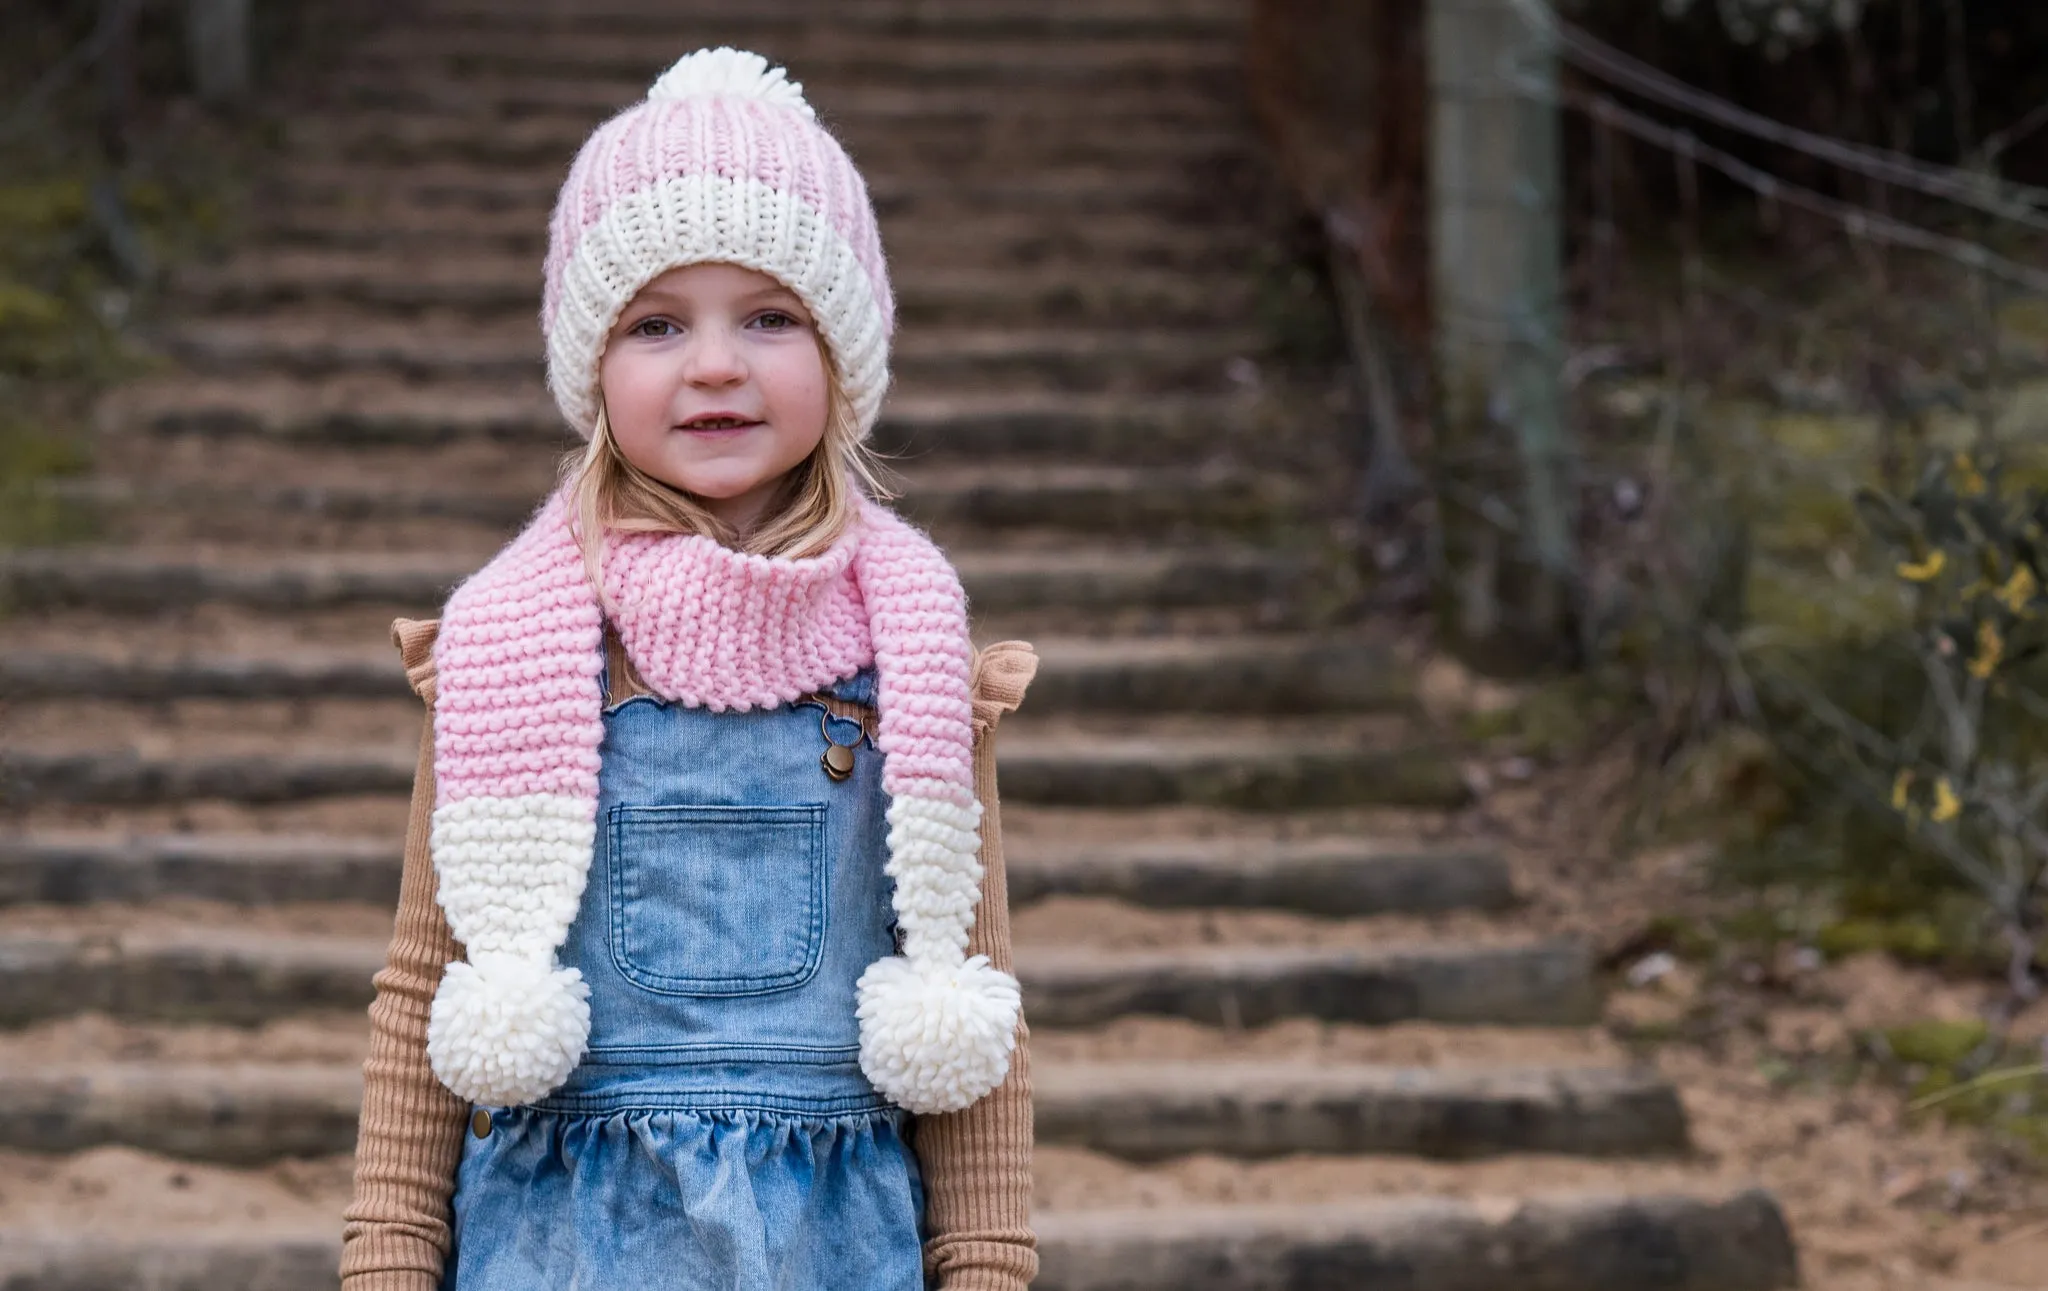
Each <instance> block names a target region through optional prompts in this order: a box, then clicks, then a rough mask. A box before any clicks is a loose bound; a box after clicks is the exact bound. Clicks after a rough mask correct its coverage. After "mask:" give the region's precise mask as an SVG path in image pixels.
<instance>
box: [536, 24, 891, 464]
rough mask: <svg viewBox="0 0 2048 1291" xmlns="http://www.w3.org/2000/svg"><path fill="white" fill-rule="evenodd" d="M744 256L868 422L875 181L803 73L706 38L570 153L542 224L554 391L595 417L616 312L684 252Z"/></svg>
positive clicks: (882, 307)
mask: <svg viewBox="0 0 2048 1291" xmlns="http://www.w3.org/2000/svg"><path fill="white" fill-rule="evenodd" d="M711 261H717V262H723V263H727V264H736V265H741V266H744V267H746V268H748V269H755V270H759V271H760V272H762V273H765V274H768V275H769V276H771V277H773V278H775V279H777V280H779V281H780V282H782V283H783V284H784V285H786V286H787V287H789V289H790V290H791V291H793V292H795V293H796V295H797V297H798V299H800V300H802V301H803V302H804V306H805V308H807V309H809V310H810V312H811V314H812V316H813V318H815V319H816V320H817V323H818V328H819V330H820V332H821V333H822V334H823V335H824V338H825V344H826V347H827V348H828V349H829V350H830V351H831V352H832V360H833V366H834V367H835V368H836V369H837V372H838V377H839V382H840V384H841V386H842V387H843V388H844V389H845V391H846V394H847V396H848V397H849V399H850V400H851V401H852V403H853V407H854V410H855V412H856V414H857V417H858V423H859V427H860V432H861V434H863V435H865V434H867V432H868V431H869V430H871V429H872V428H873V427H874V424H875V417H876V415H877V414H878V413H879V412H880V411H881V406H882V395H883V392H884V391H886V390H887V389H888V385H889V336H890V333H891V332H892V331H894V330H895V321H896V305H895V301H894V299H893V298H892V297H891V295H890V293H889V274H888V268H887V266H886V265H885V264H884V263H883V259H882V239H881V235H880V232H879V230H877V228H876V226H875V211H874V206H873V205H872V204H871V203H870V202H869V200H868V191H867V185H866V184H864V183H863V182H862V181H861V177H860V172H859V171H857V170H855V169H854V167H853V161H852V159H850V158H849V157H848V156H847V155H846V150H845V149H844V148H842V147H840V146H839V141H838V140H836V139H834V138H833V137H832V135H831V134H830V133H829V132H828V131H827V130H826V129H825V128H824V127H823V126H821V125H819V124H818V121H817V115H816V114H815V113H814V112H812V111H811V105H810V104H808V103H806V102H805V101H804V96H803V87H802V86H800V85H797V84H796V83H794V82H792V81H790V80H789V79H788V78H787V77H786V76H784V74H783V71H782V69H781V68H779V67H774V68H771V67H770V66H769V65H768V62H767V60H766V59H764V58H762V57H761V56H760V55H759V54H751V53H747V52H745V51H743V50H737V49H723V48H721V49H700V50H698V51H697V52H696V53H694V54H688V55H685V56H684V57H683V58H682V59H681V60H679V61H678V62H677V63H676V65H675V66H674V67H671V68H670V69H669V70H668V71H667V72H665V73H663V74H662V76H661V78H660V79H659V80H657V81H655V83H654V86H653V88H651V89H650V90H648V92H647V98H646V99H645V100H644V101H643V102H640V103H636V104H634V105H633V106H632V107H630V108H627V109H626V110H625V111H623V112H621V113H619V114H618V115H617V116H615V117H613V118H612V119H611V120H609V121H607V122H605V123H604V124H603V125H601V126H599V127H598V128H597V129H596V131H594V132H593V133H592V134H591V136H590V138H589V139H588V140H586V141H585V142H584V144H583V149H582V151H580V152H579V153H577V154H576V161H575V164H574V165H572V166H571V167H570V168H569V178H568V180H567V181H566V182H564V183H563V185H562V192H561V196H560V197H559V198H558V199H557V200H556V202H555V214H554V218H553V220H552V221H550V223H549V225H548V256H547V265H546V287H545V290H544V293H543V295H542V298H541V319H540V324H541V332H542V334H543V335H544V336H545V337H546V338H547V346H548V390H549V392H550V393H552V394H553V395H554V396H555V403H556V405H557V406H559V407H560V408H561V410H562V415H563V416H564V417H566V418H568V420H569V424H570V425H571V426H572V427H574V428H575V430H576V433H578V434H579V435H582V436H584V437H585V438H589V436H590V433H591V430H592V429H593V428H594V427H595V426H596V424H597V410H598V403H599V394H598V381H597V365H598V360H599V358H600V357H602V355H603V353H604V344H605V337H606V335H607V334H608V333H609V332H610V331H611V328H612V325H613V324H614V323H616V322H617V321H618V317H619V312H620V311H621V310H623V309H624V308H625V307H626V305H627V303H628V302H629V301H631V300H632V299H633V297H634V296H635V295H636V294H637V293H638V292H639V291H640V289H641V288H642V287H644V286H646V285H647V284H648V283H649V282H650V281H652V280H653V279H655V278H657V277H659V276H660V275H661V274H663V273H666V272H668V271H669V270H670V269H674V268H678V267H680V266H682V265H688V264H700V263H705V262H711Z"/></svg>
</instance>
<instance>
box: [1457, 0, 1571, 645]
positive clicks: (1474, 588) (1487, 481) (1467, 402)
mask: <svg viewBox="0 0 2048 1291" xmlns="http://www.w3.org/2000/svg"><path fill="white" fill-rule="evenodd" d="M1427 44H1428V63H1429V78H1430V100H1431V104H1430V143H1429V147H1430V244H1431V245H1430V271H1431V296H1432V306H1433V314H1434V326H1435V340H1434V345H1433V349H1434V360H1435V377H1436V401H1437V406H1436V473H1437V477H1436V485H1437V498H1438V512H1437V514H1438V536H1439V540H1440V542H1441V548H1440V551H1439V553H1438V555H1439V558H1440V559H1439V563H1438V571H1437V572H1438V588H1439V599H1438V612H1439V620H1440V624H1441V626H1442V628H1443V629H1444V631H1445V636H1446V639H1447V643H1448V644H1449V645H1450V646H1451V647H1452V648H1453V649H1454V650H1455V651H1457V652H1458V653H1460V654H1463V655H1464V656H1466V657H1467V658H1468V659H1469V660H1470V661H1471V662H1472V663H1473V664H1474V665H1475V666H1478V667H1480V668H1483V669H1489V670H1497V671H1527V670H1530V669H1533V668H1541V667H1546V666H1552V665H1557V664H1564V663H1569V662H1570V661H1571V660H1572V659H1573V658H1574V656H1575V653H1576V640H1575V634H1576V628H1575V624H1576V618H1577V616H1576V613H1575V606H1576V599H1577V593H1576V588H1577V585H1578V578H1577V570H1578V560H1577V554H1576V541H1575V538H1574V531H1575V529H1576V527H1577V506H1576V500H1575V490H1576V470H1575V464H1574V460H1573V450H1572V447H1571V444H1570V440H1569V436H1568V434H1567V431H1566V428H1565V424H1564V416H1563V409H1562V400H1561V393H1560V380H1559V374H1560V370H1561V367H1562V363H1563V347H1564V336H1563V327H1564V319H1563V300H1562V292H1563V269H1562V261H1563V250H1562V242H1563V231H1562V220H1561V216H1560V212H1559V190H1560V188H1561V183H1560V179H1559V171H1560V169H1561V161H1560V150H1559V142H1558V108H1557V57H1556V51H1555V47H1554V45H1553V44H1552V41H1551V37H1550V34H1549V32H1547V31H1546V30H1542V29H1540V28H1539V27H1537V26H1535V25H1533V24H1532V23H1531V22H1530V21H1529V19H1528V17H1527V16H1526V11H1525V10H1523V9H1522V8H1520V7H1519V6H1518V5H1517V4H1516V3H1515V0H1429V19H1428V33H1427Z"/></svg>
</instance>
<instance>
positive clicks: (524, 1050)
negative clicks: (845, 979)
mask: <svg viewBox="0 0 2048 1291" xmlns="http://www.w3.org/2000/svg"><path fill="white" fill-rule="evenodd" d="M598 564H599V569H600V578H599V581H600V582H601V584H602V586H603V591H604V598H605V601H606V606H605V608H600V605H599V602H598V594H597V591H596V590H595V589H593V588H592V587H591V585H590V581H589V578H588V576H587V573H586V568H585V562H584V555H583V551H582V548H581V547H580V545H579V544H578V543H577V541H576V539H575V536H574V533H573V531H572V529H571V525H570V507H569V503H568V501H567V497H566V495H565V494H562V493H558V494H556V495H555V496H554V497H552V498H550V499H549V500H548V502H547V503H546V504H545V505H543V506H542V508H541V510H540V512H539V513H538V514H537V515H536V516H535V517H534V519H533V520H532V522H531V523H529V524H528V525H527V527H526V528H525V529H524V530H523V531H522V532H521V533H520V534H519V535H518V536H517V537H515V538H514V539H513V540H512V541H511V542H510V543H509V544H507V545H506V547H505V548H504V550H503V551H501V552H499V553H498V555H497V556H495V557H493V558H492V559H491V561H490V562H489V563H488V564H486V565H485V566H484V568H483V569H482V570H480V571H478V573H477V574H476V575H475V576H474V577H472V578H470V579H469V580H468V581H466V582H465V583H463V584H462V586H461V587H459V588H457V589H456V590H455V592H454V594H453V595H452V596H450V597H449V600H448V608H447V612H446V614H445V615H444V616H443V620H442V629H441V633H440V639H439V641H438V643H437V644H436V646H435V652H434V658H435V663H436V665H437V669H438V678H439V685H440V702H439V704H438V705H437V707H436V710H435V719H434V740H435V754H434V777H435V783H436V785H437V790H436V801H435V806H434V818H433V829H432V838H431V847H432V851H433V857H434V869H435V873H436V875H437V876H438V879H439V887H438V895H439V899H440V903H441V906H442V908H443V909H444V910H446V911H447V913H448V921H449V925H450V926H451V927H452V928H453V929H454V930H455V935H456V936H457V937H458V938H460V939H461V941H462V942H463V944H464V945H465V946H466V947H467V948H468V959H467V961H466V962H460V963H454V964H451V965H450V966H449V970H448V972H447V974H446V975H445V976H444V978H443V980H442V983H441V987H440V989H439V991H438V992H437V993H436V995H435V997H434V1003H433V1006H432V1008H431V1010H430V1012H429V1016H428V1028H427V1052H428V1055H429V1056H430V1057H431V1058H432V1060H433V1063H434V1071H435V1074H436V1075H438V1076H439V1077H440V1078H441V1080H442V1082H443V1083H445V1084H446V1085H447V1086H448V1087H449V1088H450V1089H452V1090H454V1091H455V1092H456V1093H458V1094H461V1095H462V1096H463V1097H465V1098H469V1099H472V1100H474V1101H476V1102H479V1103H485V1104H491V1105H514V1104H519V1103H529V1102H533V1101H535V1100H537V1099H540V1098H542V1097H545V1096H546V1095H547V1094H548V1093H550V1092H551V1091H552V1090H554V1089H555V1088H556V1087H558V1086H559V1085H560V1084H561V1083H562V1081H564V1080H566V1079H567V1078H568V1076H569V1073H570V1072H571V1071H573V1070H574V1069H575V1066H576V1064H577V1063H578V1062H579V1061H580V1060H581V1058H582V1056H583V1048H584V1044H585V1042H586V1040H587V1038H588V1036H589V1032H590V1011H589V1003H588V999H589V987H588V985H587V984H586V983H585V982H584V981H583V980H582V976H581V974H580V973H578V972H577V970H575V969H573V968H565V967H562V966H561V965H560V964H559V963H557V962H556V960H555V950H556V949H557V948H558V947H559V946H560V945H561V944H562V942H563V939H564V938H565V937H566V935H567V933H568V929H569V925H570V924H571V922H573V921H574V920H575V917H576V911H577V909H578V906H579V904H580V903H581V900H582V896H583V885H584V882H585V880H586V878H587V876H588V873H589V868H590V857H591V850H592V846H593V843H594V840H595V836H596V812H597V796H598V747H599V745H600V744H601V743H602V742H603V739H604V723H603V717H602V703H601V700H600V696H599V694H598V680H597V679H598V674H599V672H600V670H601V668H602V666H603V660H602V658H601V645H602V639H603V629H604V623H605V620H606V617H607V610H608V611H609V618H610V620H611V621H612V622H613V623H614V624H615V625H616V627H617V629H618V634H619V638H620V640H621V641H622V642H623V644H624V646H625V649H626V652H627V654H628V655H629V656H630V657H631V658H632V660H633V663H634V665H635V667H636V668H637V669H638V671H639V673H640V675H641V676H642V677H644V678H645V679H646V681H647V683H648V684H649V685H650V686H651V687H652V688H653V689H654V690H655V691H656V692H657V693H658V694H660V695H662V696H663V697H665V698H667V699H670V700H673V701H676V702H680V703H683V704H686V705H689V706H692V707H703V708H708V709H710V710H712V711H714V712H723V711H727V710H738V711H742V712H744V711H747V710H750V709H753V708H759V707H768V706H772V705H775V704H779V703H787V702H789V701H791V700H794V699H796V698H797V697H798V696H800V695H804V694H807V693H809V692H811V691H814V690H817V689H819V688H821V687H824V686H826V685H829V684H831V683H832V682H834V681H838V680H841V679H843V678H846V677H850V676H852V675H853V674H854V672H856V671H857V670H859V669H860V668H862V667H865V666H866V665H868V664H869V663H870V662H872V663H873V664H874V666H875V670H876V677H877V695H876V699H877V707H878V709H879V712H880V719H881V720H880V730H879V732H878V734H877V736H876V744H877V746H878V747H879V748H880V749H881V751H882V768H883V769H882V787H883V788H884V789H885V790H886V791H887V792H888V794H889V805H888V813H887V816H888V824H889V836H888V847H889V863H888V873H889V875H890V877H891V878H893V879H894V880H895V889H894V901H895V910H896V917H897V923H898V926H899V927H900V928H901V929H902V931H903V934H904V936H903V946H902V953H901V954H900V955H890V956H885V957H884V958H882V959H880V960H877V961H876V962H875V963H874V964H873V965H871V966H870V967H869V969H868V971H867V972H866V973H864V974H863V975H862V977H861V979H860V982H859V990H858V994H859V1015H860V1033H861V1067H862V1070H863V1071H865V1072H866V1074H867V1076H868V1078H869V1080H871V1081H873V1082H874V1084H875V1086H876V1088H877V1089H879V1090H880V1091H881V1092H882V1093H883V1094H884V1095H886V1096H887V1097H889V1098H890V1099H892V1100H893V1101H895V1102H896V1103H898V1104H899V1105H901V1106H903V1107H906V1108H908V1109H910V1110H911V1111H916V1112H945V1111H955V1110H958V1109H959V1108H962V1107H965V1106H967V1105H968V1104H969V1103H971V1102H973V1101H974V1100H975V1099H976V1098H979V1097H981V1096H982V1095H983V1094H985V1093H987V1092H988V1091H989V1090H990V1089H991V1088H993V1087H994V1086H995V1085H996V1084H998V1083H999V1082H1000V1081H1001V1080H1002V1079H1003V1073H1004V1070H1005V1067H1006V1064H1007V1063H1008V1061H1009V1051H1010V1045H1011V1036H1012V1033H1013V1032H1014V1030H1015V1025H1016V1018H1017V1008H1018V998H1019V997H1018V990H1017V984H1016V981H1015V979H1014V978H1013V977H1011V976H1009V975H1008V974H1006V973H1003V972H1001V971H998V970H996V969H994V968H993V967H992V966H991V965H990V964H989V963H988V961H987V960H986V959H985V958H979V957H971V956H969V955H968V953H967V942H968V937H969V934H970V932H971V929H972V927H973V923H974V906H975V902H976V899H977V897H978V895H979V893H980V883H981V867H980V863H979V861H978V860H977V859H976V853H977V850H978V842H977V836H976V831H977V827H978V824H979V820H980V813H981V809H980V807H979V806H978V805H977V803H976V802H975V797H974V768H973V762H972V751H973V725H972V722H973V710H972V706H971V704H970V700H969V696H968V680H969V678H968V673H969V667H970V664H971V660H972V655H973V650H972V646H971V645H970V644H969V640H968V633H967V598H966V593H965V592H964V591H963V590H962V589H961V586H960V578H959V575H958V574H956V573H955V572H954V571H953V567H952V566H951V565H950V564H949V563H948V562H947V561H946V558H945V556H944V555H943V554H942V553H941V552H940V551H939V549H938V548H937V547H935V546H933V545H932V543H931V541H930V539H928V538H926V537H925V536H924V535H923V534H921V533H919V532H918V531H917V530H915V529H913V528H912V527H911V526H910V525H909V524H907V523H905V522H904V521H903V520H902V519H901V518H899V517H898V516H896V515H895V514H894V513H893V512H890V511H889V510H888V509H887V508H885V507H882V506H880V505H878V504H876V503H873V502H863V503H862V505H861V509H860V511H859V513H858V516H857V517H856V520H855V522H854V523H853V524H851V525H849V526H848V528H847V531H846V532H845V533H844V534H842V535H841V536H840V537H839V539H838V541H837V542H835V543H834V545H833V546H832V547H831V548H830V549H829V550H828V551H826V552H825V553H824V554H822V555H820V556H817V557H811V558H805V559H787V558H780V557H768V556H759V555H751V554H747V553H744V552H736V551H733V550H731V549H729V548H727V547H724V546H721V545H720V544H719V543H717V542H716V541H714V540H712V539H710V538H707V537H704V536H701V535H696V534H609V535H607V536H606V538H605V540H604V546H603V550H602V552H601V554H600V558H599V561H598Z"/></svg>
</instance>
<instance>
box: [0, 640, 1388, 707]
mask: <svg viewBox="0 0 2048 1291" xmlns="http://www.w3.org/2000/svg"><path fill="white" fill-rule="evenodd" d="M1037 649H1038V653H1039V660H1040V662H1039V669H1038V676H1037V677H1036V678H1035V679H1034V680H1033V681H1032V683H1031V690H1030V694H1029V697H1028V699H1027V703H1028V704H1029V706H1030V710H1031V711H1032V712H1033V713H1034V714H1035V713H1064V712H1133V713H1154V712H1218V713H1227V712H1234V711H1239V712H1263V713H1318V712H1339V711H1396V712H1398V711H1403V710H1405V709H1407V708H1408V706H1409V705H1410V704H1411V702H1412V700H1413V695H1414V690H1413V679H1412V677H1411V676H1410V675H1409V672H1408V670H1407V668H1406V667H1405V666H1404V665H1403V664H1402V663H1401V662H1400V661H1398V660H1396V659H1394V658H1393V657H1392V656H1391V655H1390V653H1389V652H1387V651H1386V650H1384V649H1380V648H1377V647H1375V646H1372V645H1369V644H1367V643H1363V642H1358V641H1354V640H1350V639H1347V638H1341V637H1334V638H1322V637H1314V636H1288V637H1259V636H1248V637H1235V638H1210V639H1199V638H1198V639H1194V640H1188V639H1184V638H1179V637H1158V638H1120V637H1105V638H1099V639H1098V638H1085V637H1077V638H1066V639H1052V640H1046V641H1040V642H1038V643H1037ZM409 693H410V692H409V691H408V690H407V689H406V686H405V679H404V678H403V676H401V675H400V672H399V669H398V663H397V659H396V658H395V656H393V655H392V653H391V652H390V651H388V650H375V651H362V652H355V653H346V654H344V653H337V652H326V653H320V652H306V651H297V652H294V653H292V654H290V655H284V656H269V655H247V656H244V655H204V656H190V655H182V656H181V655H169V654H163V653H158V652H154V651H148V652H141V653H115V652H112V651H107V650H97V651H83V650H81V651H63V652H57V651H48V652H45V651H29V650H13V651H9V652H7V653H6V654H4V655H0V700H11V701H14V702H16V703H39V702H52V701H58V702H61V701H63V700H67V699H102V700H134V701H140V702H147V703H157V702H162V701H166V700H177V699H231V700H261V699H297V700H313V699H402V698H404V697H405V696H406V695H408V694H409Z"/></svg>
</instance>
